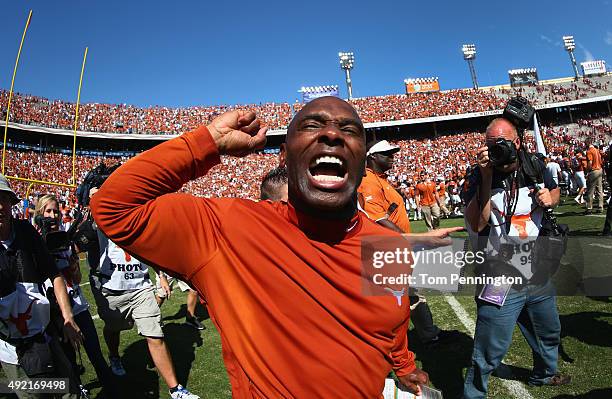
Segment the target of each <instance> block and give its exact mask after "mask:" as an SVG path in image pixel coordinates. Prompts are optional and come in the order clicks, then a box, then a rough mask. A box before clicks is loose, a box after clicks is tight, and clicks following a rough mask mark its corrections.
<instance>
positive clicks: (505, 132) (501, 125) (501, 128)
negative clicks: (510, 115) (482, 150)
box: [487, 121, 517, 140]
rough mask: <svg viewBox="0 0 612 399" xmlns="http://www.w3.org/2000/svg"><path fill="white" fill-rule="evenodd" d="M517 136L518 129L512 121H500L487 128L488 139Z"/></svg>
mask: <svg viewBox="0 0 612 399" xmlns="http://www.w3.org/2000/svg"><path fill="white" fill-rule="evenodd" d="M516 136H517V134H516V129H515V128H514V126H512V124H510V122H505V121H499V122H497V123H494V124H492V125H491V126H489V128H488V129H487V139H489V138H491V139H496V138H505V139H510V140H512V139H514V138H516Z"/></svg>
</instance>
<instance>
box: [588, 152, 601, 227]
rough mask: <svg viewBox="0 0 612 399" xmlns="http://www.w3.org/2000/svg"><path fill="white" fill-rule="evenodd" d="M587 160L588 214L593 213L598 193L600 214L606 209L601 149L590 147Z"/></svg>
mask: <svg viewBox="0 0 612 399" xmlns="http://www.w3.org/2000/svg"><path fill="white" fill-rule="evenodd" d="M586 159H587V167H586V172H585V173H587V176H586V178H587V204H586V206H587V209H586V214H587V215H588V214H590V213H592V212H593V197H594V196H595V193H596V192H597V196H598V197H599V208H598V210H597V212H598V213H602V212H603V208H604V205H603V204H604V193H603V169H602V167H603V162H602V160H601V153H600V152H599V149H597V148H595V146H594V145H593V144H591V145H589V149H588V150H587V154H586Z"/></svg>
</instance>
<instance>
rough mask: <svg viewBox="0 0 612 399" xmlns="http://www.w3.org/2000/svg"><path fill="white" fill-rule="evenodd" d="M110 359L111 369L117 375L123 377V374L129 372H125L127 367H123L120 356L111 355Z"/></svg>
mask: <svg viewBox="0 0 612 399" xmlns="http://www.w3.org/2000/svg"><path fill="white" fill-rule="evenodd" d="M108 361H109V362H110V368H111V371H112V372H113V374H115V375H116V376H117V377H123V376H125V375H126V374H127V373H126V372H125V369H124V368H123V363H121V358H119V357H109V358H108Z"/></svg>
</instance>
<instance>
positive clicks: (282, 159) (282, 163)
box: [278, 143, 287, 168]
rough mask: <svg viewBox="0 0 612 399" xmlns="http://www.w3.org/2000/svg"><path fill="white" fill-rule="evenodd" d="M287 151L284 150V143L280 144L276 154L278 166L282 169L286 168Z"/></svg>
mask: <svg viewBox="0 0 612 399" xmlns="http://www.w3.org/2000/svg"><path fill="white" fill-rule="evenodd" d="M286 161H287V150H286V149H285V143H283V144H281V146H280V152H279V153H278V166H279V167H281V168H284V167H286V166H287V162H286Z"/></svg>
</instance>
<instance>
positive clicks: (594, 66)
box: [580, 60, 606, 76]
mask: <svg viewBox="0 0 612 399" xmlns="http://www.w3.org/2000/svg"><path fill="white" fill-rule="evenodd" d="M580 66H581V67H582V74H583V75H584V76H590V75H601V74H604V73H606V62H605V61H603V60H597V61H586V62H581V63H580Z"/></svg>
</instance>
